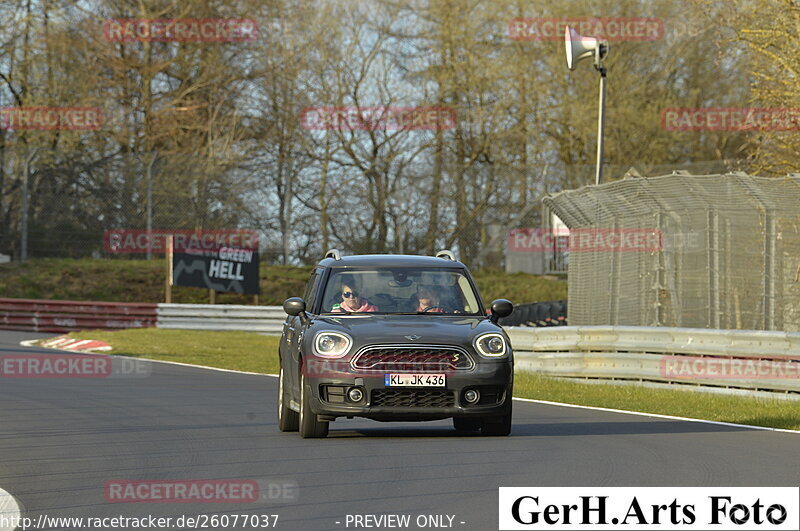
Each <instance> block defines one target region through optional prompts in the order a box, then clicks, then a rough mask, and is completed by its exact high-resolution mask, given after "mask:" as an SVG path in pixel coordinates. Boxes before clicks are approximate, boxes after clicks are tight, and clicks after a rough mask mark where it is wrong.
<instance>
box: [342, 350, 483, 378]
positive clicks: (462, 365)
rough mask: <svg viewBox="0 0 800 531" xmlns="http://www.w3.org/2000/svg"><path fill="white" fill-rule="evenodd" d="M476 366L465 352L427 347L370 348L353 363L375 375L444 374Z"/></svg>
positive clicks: (357, 367) (354, 365)
mask: <svg viewBox="0 0 800 531" xmlns="http://www.w3.org/2000/svg"><path fill="white" fill-rule="evenodd" d="M473 366H474V362H473V360H472V358H471V357H470V356H469V354H467V352H466V351H465V350H463V349H460V348H456V347H438V346H425V345H414V346H413V347H411V346H402V345H381V346H374V347H367V348H365V349H363V350H362V351H361V352H360V353H358V354H357V355H356V357H355V359H353V367H354V368H356V369H360V370H374V371H392V372H402V371H411V372H441V371H454V370H468V369H471V368H472V367H473Z"/></svg>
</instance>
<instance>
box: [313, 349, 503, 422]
mask: <svg viewBox="0 0 800 531" xmlns="http://www.w3.org/2000/svg"><path fill="white" fill-rule="evenodd" d="M303 371H304V374H305V381H306V386H307V387H308V390H309V391H310V394H311V396H312V397H313V399H312V400H311V401H310V406H311V410H312V411H313V412H314V413H316V414H317V415H320V416H323V417H329V418H335V417H366V418H371V419H374V420H386V421H390V420H435V419H443V418H448V417H484V416H492V415H494V414H501V413H503V412H504V411H506V410H507V407H508V403H509V401H510V400H511V390H512V386H513V374H514V364H513V359H512V358H511V357H509V358H508V359H504V360H481V362H479V363H477V364H476V365H475V366H474V368H472V369H469V370H451V371H448V372H445V373H444V374H445V378H446V383H445V387H444V388H441V387H387V386H386V385H385V382H384V376H385V373H384V372H372V371H370V372H367V371H358V372H356V371H355V370H351V369H350V368H349V367H341V366H340V367H338V370H337V368H336V366H335V365H333V366H332V364H330V362H326V361H322V360H317V359H311V360H307V361H306V363H305V364H304V367H303ZM404 373H415V374H428V373H427V372H415V371H404ZM353 387H357V388H359V389H360V390H361V391H362V393H363V395H364V398H363V399H362V400H361V401H360V402H358V403H354V402H352V401H351V400H349V399H348V396H347V393H348V391H349V389H351V388H353ZM469 389H474V390H477V391H478V392H479V393H480V399H479V400H478V402H477V403H476V404H469V403H467V402H466V400H465V397H464V393H465V392H466V391H467V390H469Z"/></svg>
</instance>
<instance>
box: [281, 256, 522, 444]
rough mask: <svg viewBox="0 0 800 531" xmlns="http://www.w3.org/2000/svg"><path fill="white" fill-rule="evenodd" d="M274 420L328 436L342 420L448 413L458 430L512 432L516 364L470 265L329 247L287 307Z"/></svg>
mask: <svg viewBox="0 0 800 531" xmlns="http://www.w3.org/2000/svg"><path fill="white" fill-rule="evenodd" d="M283 308H284V310H285V311H286V313H287V314H288V317H287V318H286V321H285V323H284V325H283V335H282V336H281V341H280V347H279V356H280V383H279V385H278V389H279V390H278V426H279V428H280V429H281V431H299V432H300V435H301V436H302V437H325V436H327V434H328V424H329V423H330V422H332V421H334V420H336V419H337V418H340V417H345V418H353V417H365V418H369V419H374V420H378V421H422V420H438V419H446V418H452V419H453V425H454V427H455V429H456V430H462V431H478V430H480V432H481V433H482V434H484V435H508V434H509V433H510V432H511V392H512V386H513V375H514V370H513V369H514V360H513V355H512V352H511V345H510V343H509V340H508V336H507V335H506V333H505V332H504V331H503V329H502V328H501V327H500V326H499V325H498V324H497V320H498V319H499V318H501V317H505V316H507V315H510V314H511V312H512V311H513V305H512V304H511V303H510V302H509V301H507V300H504V299H498V300H496V301H494V302H493V303H492V304H491V309H490V312H489V313H488V316H487V312H486V310H485V307H484V305H483V302H482V301H481V298H480V295H479V294H478V290H477V289H476V288H475V283H474V281H473V280H472V277H471V276H470V274H469V271H468V270H467V267H466V266H465V265H464V264H462V263H461V262H459V261H456V259H455V257H454V256H453V253H451V252H450V251H441V252H440V253H439V254H437V255H436V257H432V256H408V255H361V256H345V257H343V256H341V255H340V253H339V252H338V251H336V250H331V251H329V252H328V253H327V254H326V257H325V259H323V260H322V261H320V262H319V264H318V265H317V266H316V267H315V268H314V271H313V273H312V274H311V279H310V280H309V281H308V285H307V287H306V290H305V294H304V295H303V298H299V297H292V298H290V299H287V300H286V301H285V302H284V303H283Z"/></svg>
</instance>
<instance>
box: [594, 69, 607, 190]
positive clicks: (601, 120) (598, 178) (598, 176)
mask: <svg viewBox="0 0 800 531" xmlns="http://www.w3.org/2000/svg"><path fill="white" fill-rule="evenodd" d="M597 70H599V71H600V100H599V102H598V104H599V107H600V112H599V114H598V115H597V171H596V173H595V184H600V183H601V182H602V180H603V129H604V128H605V120H606V69H605V67H602V66H601V67H598V68H597Z"/></svg>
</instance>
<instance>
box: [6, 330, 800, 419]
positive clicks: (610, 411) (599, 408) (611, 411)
mask: <svg viewBox="0 0 800 531" xmlns="http://www.w3.org/2000/svg"><path fill="white" fill-rule="evenodd" d="M31 341H38V340H35V339H34V340H31ZM23 343H25V342H23V341H20V344H23ZM26 346H28V345H26ZM111 357H112V358H127V359H131V357H130V356H111ZM133 359H139V360H142V361H149V362H152V363H165V364H167V365H180V366H182V367H193V368H195V369H206V370H209V371H218V372H234V373H238V374H249V375H253V376H272V377H273V378H277V377H278V375H277V374H267V373H263V372H248V371H235V370H232V369H220V368H218V367H206V366H205V365H194V364H191V363H180V362H177V361H163V360H148V359H143V358H133ZM514 400H518V401H520V402H531V403H534V404H546V405H548V406H562V407H572V408H578V409H593V410H595V411H607V412H609V413H624V414H626V415H639V416H641V417H653V418H659V419H669V420H681V421H685V422H702V423H705V424H714V425H717V426H730V427H733V428H745V429H750V430H762V431H776V432H780V433H793V434H798V433H800V431H798V430H787V429H784V428H769V427H767V426H752V425H750V424H734V423H733V422H721V421H717V420H705V419H693V418H690V417H676V416H672V415H661V414H658V413H644V412H641V411H627V410H624V409H611V408H607V407H599V406H581V405H578V404H567V403H565V402H551V401H549V400H536V399H533V398H519V397H516V396H515V397H514Z"/></svg>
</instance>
